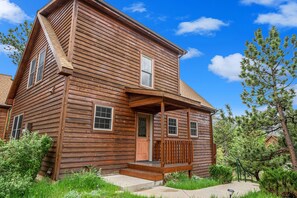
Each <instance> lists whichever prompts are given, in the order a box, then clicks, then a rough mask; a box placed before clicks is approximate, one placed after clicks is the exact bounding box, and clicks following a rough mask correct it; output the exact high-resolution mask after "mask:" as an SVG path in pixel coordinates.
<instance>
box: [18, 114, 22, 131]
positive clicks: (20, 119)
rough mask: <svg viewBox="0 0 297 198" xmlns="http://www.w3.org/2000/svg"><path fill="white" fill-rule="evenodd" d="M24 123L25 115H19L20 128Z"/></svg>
mask: <svg viewBox="0 0 297 198" xmlns="http://www.w3.org/2000/svg"><path fill="white" fill-rule="evenodd" d="M22 123H23V115H20V116H19V122H18V129H19V130H20V129H22Z"/></svg>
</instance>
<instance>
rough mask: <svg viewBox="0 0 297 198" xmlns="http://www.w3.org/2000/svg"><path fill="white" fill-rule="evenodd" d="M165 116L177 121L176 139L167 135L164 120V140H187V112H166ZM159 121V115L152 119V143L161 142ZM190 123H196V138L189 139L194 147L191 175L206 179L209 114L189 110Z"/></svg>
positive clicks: (208, 161)
mask: <svg viewBox="0 0 297 198" xmlns="http://www.w3.org/2000/svg"><path fill="white" fill-rule="evenodd" d="M165 115H166V118H168V117H172V118H177V119H178V136H177V137H176V136H168V135H167V119H165V126H166V129H165V130H166V133H165V138H168V139H188V134H187V111H186V110H178V111H167V112H166V113H165ZM160 119H161V117H160V114H158V115H156V116H155V118H154V141H156V140H161V138H160V137H161V130H160V128H161V127H160ZM191 121H194V122H198V137H192V138H191V139H192V141H193V146H194V161H193V173H194V174H196V175H198V176H201V177H207V176H209V173H208V167H209V166H210V165H212V145H211V144H210V140H211V131H210V119H209V113H206V112H200V111H196V110H191Z"/></svg>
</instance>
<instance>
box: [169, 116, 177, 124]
mask: <svg viewBox="0 0 297 198" xmlns="http://www.w3.org/2000/svg"><path fill="white" fill-rule="evenodd" d="M169 125H170V126H176V119H172V118H169Z"/></svg>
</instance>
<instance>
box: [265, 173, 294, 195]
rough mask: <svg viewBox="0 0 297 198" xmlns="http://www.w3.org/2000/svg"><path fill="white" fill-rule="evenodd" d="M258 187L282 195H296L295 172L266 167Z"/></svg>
mask: <svg viewBox="0 0 297 198" xmlns="http://www.w3.org/2000/svg"><path fill="white" fill-rule="evenodd" d="M260 188H261V190H263V191H267V192H270V193H273V194H276V195H281V196H283V197H297V172H296V171H290V170H284V169H281V168H278V169H267V170H265V171H264V173H263V175H262V178H261V180H260Z"/></svg>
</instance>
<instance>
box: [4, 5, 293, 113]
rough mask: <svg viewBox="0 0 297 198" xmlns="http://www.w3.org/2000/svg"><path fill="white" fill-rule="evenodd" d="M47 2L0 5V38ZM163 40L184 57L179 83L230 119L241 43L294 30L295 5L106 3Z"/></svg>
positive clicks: (236, 102)
mask: <svg viewBox="0 0 297 198" xmlns="http://www.w3.org/2000/svg"><path fill="white" fill-rule="evenodd" d="M47 2H49V1H48V0H39V1H32V0H31V1H24V0H0V32H7V30H8V29H9V28H11V27H14V26H16V25H17V24H18V23H20V22H22V21H23V20H25V19H28V20H33V19H34V16H35V13H36V12H37V10H38V9H40V8H41V7H43V6H44V5H45V4H46V3H47ZM106 2H107V3H109V4H111V5H113V6H114V7H116V8H118V9H119V10H121V11H123V12H124V13H126V14H128V15H129V16H131V17H132V18H134V19H136V20H137V21H139V22H141V23H142V24H144V25H145V26H147V27H149V28H150V29H152V30H154V31H156V32H157V33H158V34H160V35H162V36H164V37H165V38H167V39H169V40H170V41H172V42H174V43H176V44H177V45H179V46H180V47H182V48H184V49H187V50H188V51H189V54H188V55H187V56H186V57H185V58H183V59H182V60H181V63H180V67H181V78H182V79H183V80H184V81H185V82H186V83H188V84H189V85H190V86H191V87H193V88H194V89H195V90H196V91H197V92H198V93H200V94H201V95H202V96H204V97H205V98H206V99H207V100H208V101H209V102H210V103H212V104H213V105H214V106H215V107H216V108H222V107H224V105H225V104H230V105H231V107H232V109H233V111H234V113H235V114H237V115H238V114H241V113H242V112H243V111H244V110H245V109H246V107H245V106H244V105H243V104H242V102H241V99H240V94H241V92H242V87H241V84H240V80H239V78H238V74H239V72H240V65H239V62H240V60H241V58H242V55H243V52H244V49H245V46H244V44H245V42H246V41H250V40H251V39H252V38H253V36H254V31H255V30H257V29H258V28H262V29H263V32H264V34H266V33H267V32H268V30H269V28H270V27H271V26H272V25H275V26H277V27H278V28H279V30H280V32H281V35H282V36H286V35H292V34H295V33H296V30H297V0H227V1H220V0H208V1H197V0H183V1H172V0H162V1H160V0H158V1H157V0H139V1H138V0H126V1H119V0H106ZM6 53H7V52H6V51H5V50H4V49H3V46H0V73H4V74H9V75H14V74H15V71H16V68H17V66H15V65H13V64H12V63H11V61H10V59H9V58H8V57H7V55H6ZM295 103H296V104H297V100H295Z"/></svg>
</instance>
